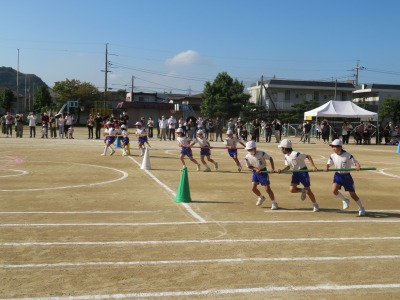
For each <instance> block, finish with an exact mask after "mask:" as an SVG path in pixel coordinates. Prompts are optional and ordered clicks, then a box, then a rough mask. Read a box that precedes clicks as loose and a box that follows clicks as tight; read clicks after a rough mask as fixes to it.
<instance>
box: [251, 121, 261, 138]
mask: <svg viewBox="0 0 400 300" xmlns="http://www.w3.org/2000/svg"><path fill="white" fill-rule="evenodd" d="M252 125H253V132H252V137H251V139H252V140H253V141H256V142H257V143H258V142H259V141H260V130H261V122H260V120H259V119H258V118H255V120H253V122H252Z"/></svg>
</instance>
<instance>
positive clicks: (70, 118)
mask: <svg viewBox="0 0 400 300" xmlns="http://www.w3.org/2000/svg"><path fill="white" fill-rule="evenodd" d="M73 122H74V118H73V116H72V115H71V113H70V112H67V115H66V117H65V125H64V129H65V135H66V137H67V138H68V137H69V135H68V129H69V127H71V125H72V124H73Z"/></svg>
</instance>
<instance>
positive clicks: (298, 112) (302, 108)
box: [288, 100, 320, 121]
mask: <svg viewBox="0 0 400 300" xmlns="http://www.w3.org/2000/svg"><path fill="white" fill-rule="evenodd" d="M318 106H320V103H319V101H318V100H305V101H303V103H296V104H293V105H292V110H291V114H292V117H290V119H291V120H293V119H294V118H297V121H303V119H304V113H305V112H306V111H309V110H312V109H314V108H317V107H318ZM288 117H289V116H288Z"/></svg>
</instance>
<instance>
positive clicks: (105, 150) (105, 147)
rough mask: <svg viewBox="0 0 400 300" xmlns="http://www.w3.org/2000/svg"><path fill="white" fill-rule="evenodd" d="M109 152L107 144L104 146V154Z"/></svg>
mask: <svg viewBox="0 0 400 300" xmlns="http://www.w3.org/2000/svg"><path fill="white" fill-rule="evenodd" d="M106 153H107V146H104V150H103V154H104V155H106Z"/></svg>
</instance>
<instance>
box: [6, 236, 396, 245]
mask: <svg viewBox="0 0 400 300" xmlns="http://www.w3.org/2000/svg"><path fill="white" fill-rule="evenodd" d="M399 240H400V236H388V237H381V236H378V237H334V238H266V239H231V240H228V239H226V240H169V241H113V242H107V241H98V242H20V243H18V242H4V243H0V247H10V246H11V247H17V246H69V245H74V246H97V245H174V244H223V243H225V244H235V243H287V242H321V241H323V242H331V241H335V242H336V241H339V242H343V241H399Z"/></svg>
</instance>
